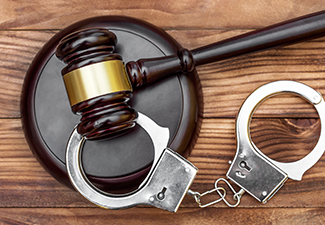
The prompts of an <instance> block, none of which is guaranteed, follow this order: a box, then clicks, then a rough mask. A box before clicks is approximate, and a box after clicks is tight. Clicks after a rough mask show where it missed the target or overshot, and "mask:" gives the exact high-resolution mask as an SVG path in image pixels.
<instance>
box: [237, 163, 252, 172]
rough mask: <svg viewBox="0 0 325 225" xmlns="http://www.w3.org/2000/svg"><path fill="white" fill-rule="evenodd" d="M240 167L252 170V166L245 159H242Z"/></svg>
mask: <svg viewBox="0 0 325 225" xmlns="http://www.w3.org/2000/svg"><path fill="white" fill-rule="evenodd" d="M239 167H240V168H242V169H245V170H247V171H248V172H250V171H251V170H252V168H251V167H249V166H248V165H247V163H246V162H245V161H241V162H240V163H239Z"/></svg>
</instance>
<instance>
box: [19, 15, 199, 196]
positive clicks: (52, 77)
mask: <svg viewBox="0 0 325 225" xmlns="http://www.w3.org/2000/svg"><path fill="white" fill-rule="evenodd" d="M97 27H100V28H105V29H109V30H110V31H112V32H113V33H114V34H115V35H116V37H117V44H116V46H115V49H114V52H115V53H116V54H118V55H119V56H121V57H122V58H123V60H125V61H133V60H135V61H136V60H138V59H141V58H155V57H163V56H167V55H174V54H176V53H177V51H178V49H179V48H180V47H181V46H180V45H179V44H178V43H177V42H176V41H175V40H174V39H173V38H171V37H170V36H169V35H167V34H166V33H165V32H164V31H163V30H161V29H160V28H157V27H155V26H153V25H151V24H148V23H146V22H143V21H140V20H137V19H133V18H127V17H118V16H104V17H96V18H91V19H87V20H84V21H80V22H78V23H76V24H73V25H71V26H69V27H67V28H66V29H64V30H62V31H61V32H59V33H58V34H57V35H55V36H54V37H53V38H52V39H51V40H49V41H48V43H46V44H45V46H44V47H43V48H42V49H41V50H40V52H39V53H38V55H37V56H36V57H35V59H34V61H33V62H32V64H31V65H30V68H29V70H28V72H27V75H26V78H25V82H24V86H23V93H22V102H21V103H22V105H21V110H22V117H23V127H24V132H25V136H26V139H27V141H28V143H29V146H30V148H31V150H32V151H33V153H34V155H35V156H36V158H37V159H38V161H39V162H40V163H41V164H42V166H43V167H44V168H45V169H46V170H47V171H48V172H49V173H50V174H51V175H52V176H54V177H55V178H56V179H57V180H59V181H61V182H63V183H64V184H66V185H67V186H71V184H70V181H69V179H68V176H67V173H66V169H65V147H66V144H67V141H68V139H69V136H70V134H71V131H72V130H73V128H74V127H75V126H76V125H77V124H78V123H79V122H80V118H81V117H80V116H77V115H74V114H73V113H72V112H71V109H70V103H69V100H68V96H67V93H66V90H65V87H64V82H63V79H62V75H61V70H62V69H63V68H64V67H65V66H66V64H65V63H64V62H62V61H60V60H59V59H58V58H57V57H56V56H55V49H56V47H57V46H58V44H59V42H60V40H61V39H62V38H64V37H65V36H67V35H69V34H71V33H73V32H76V31H79V30H82V29H88V28H97ZM200 96H201V97H202V94H201V91H200V89H199V81H198V79H197V74H196V71H195V70H193V71H192V72H191V73H188V74H186V75H185V74H184V73H178V74H177V75H176V76H171V77H169V78H167V79H164V80H162V81H159V82H156V83H153V84H151V85H147V86H146V87H142V88H138V89H134V91H133V98H132V99H131V100H130V101H129V102H128V104H129V105H130V107H132V108H133V109H134V110H135V111H138V112H141V113H144V114H146V115H147V116H149V117H150V118H152V119H153V120H154V121H155V122H156V123H158V124H159V125H161V126H164V127H168V128H169V129H170V132H171V138H170V142H169V146H170V147H171V148H172V149H174V150H175V151H178V152H179V153H181V154H182V155H184V156H188V155H189V153H190V150H191V147H192V146H191V145H193V143H194V142H195V139H196V138H195V137H194V138H193V134H194V133H196V132H195V130H196V129H198V127H197V126H196V124H197V122H198V121H199V120H200V117H198V113H199V111H200V109H199V108H200V104H199V103H201V102H202V100H200V99H199V98H200ZM82 157H83V166H84V169H85V172H86V173H87V175H88V177H89V179H90V180H91V181H92V182H93V183H94V184H95V185H97V186H99V187H101V188H103V189H105V190H108V191H111V192H114V191H115V190H122V189H125V190H128V189H130V188H131V189H133V188H135V187H137V185H139V184H140V183H141V181H142V179H144V178H145V177H146V174H147V172H148V171H149V169H150V166H151V162H152V160H153V146H152V143H151V139H150V137H149V136H148V135H147V134H146V132H145V131H144V130H143V129H142V128H140V127H139V126H137V125H136V126H135V127H134V128H133V129H132V131H131V132H129V133H127V134H126V135H123V136H120V137H118V138H114V139H110V140H93V141H86V143H85V147H84V150H83V155H82Z"/></svg>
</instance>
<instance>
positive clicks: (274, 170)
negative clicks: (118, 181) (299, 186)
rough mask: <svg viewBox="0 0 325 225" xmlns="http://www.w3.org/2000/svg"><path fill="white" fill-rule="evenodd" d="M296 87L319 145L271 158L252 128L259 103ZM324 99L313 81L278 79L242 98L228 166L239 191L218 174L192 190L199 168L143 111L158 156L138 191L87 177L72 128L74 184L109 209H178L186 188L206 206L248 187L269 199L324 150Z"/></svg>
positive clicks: (260, 197) (142, 123)
mask: <svg viewBox="0 0 325 225" xmlns="http://www.w3.org/2000/svg"><path fill="white" fill-rule="evenodd" d="M281 93H293V94H296V95H299V96H301V97H303V98H304V99H306V100H307V101H308V102H310V103H311V104H312V105H314V107H315V108H316V110H317V112H318V114H319V118H320V122H321V132H320V137H319V140H318V143H317V144H316V146H315V148H314V149H313V150H312V151H311V152H310V153H309V154H308V155H306V156H305V157H304V158H303V159H301V160H298V161H295V162H290V163H282V162H277V161H275V160H272V159H270V158H268V157H267V156H266V155H264V154H263V153H262V152H261V151H260V150H259V149H258V148H257V147H256V146H255V144H254V143H253V142H252V140H251V137H250V132H249V127H250V121H251V117H252V114H253V113H254V110H255V109H256V108H257V106H258V105H259V104H261V103H262V102H263V101H265V100H266V99H267V98H270V97H272V96H274V95H277V94H281ZM324 116H325V103H324V100H323V98H322V96H321V94H320V93H318V92H317V91H315V90H314V89H312V88H311V87H309V86H307V85H305V84H302V83H299V82H295V81H276V82H272V83H268V84H266V85H263V86H261V87H260V88H258V89H257V90H255V91H254V92H253V93H252V94H251V95H250V96H249V97H248V98H247V99H246V100H245V102H244V103H243V105H242V106H241V109H240V110H239V113H238V116H237V121H236V135H237V152H236V155H235V157H234V160H233V161H232V162H231V165H230V168H229V170H228V172H227V178H228V179H229V180H231V181H232V182H234V183H235V184H237V185H238V186H239V187H240V188H241V189H240V191H239V192H237V193H236V192H235V191H234V189H233V188H232V186H231V185H230V184H229V182H228V181H227V180H226V179H223V178H221V179H218V180H217V181H216V182H215V188H214V189H212V190H211V191H207V192H205V193H203V194H200V193H198V192H194V191H191V190H189V187H190V186H191V184H192V182H193V180H194V179H195V176H196V174H197V172H198V170H197V168H196V167H195V166H194V165H192V164H191V163H190V162H189V161H188V160H186V159H185V158H183V157H182V156H180V155H179V154H177V153H175V152H174V151H172V150H171V149H168V148H167V143H168V140H169V129H168V128H163V127H160V126H159V125H157V124H156V123H155V122H154V121H152V120H151V119H150V118H149V117H147V116H145V115H143V114H141V113H139V119H138V124H139V125H140V126H141V127H142V128H143V129H144V130H145V131H146V132H147V133H148V134H149V136H150V137H151V139H152V142H153V145H154V151H155V152H154V160H153V165H152V168H151V170H150V171H149V173H148V175H147V178H146V179H145V180H144V181H143V183H142V184H141V185H140V187H139V189H138V190H136V191H135V192H132V193H130V194H126V195H113V194H108V193H104V192H103V191H101V190H99V189H98V188H96V187H95V186H94V185H93V184H91V183H90V182H89V180H88V179H87V177H86V175H85V172H84V170H83V167H82V164H81V151H82V147H83V143H84V140H85V139H84V138H83V137H82V136H81V135H80V134H78V133H77V131H76V130H74V131H73V133H72V135H71V137H70V139H69V142H68V145H67V151H66V167H67V171H68V175H69V178H70V180H71V183H72V184H73V186H74V187H75V189H76V190H77V191H78V192H79V193H80V194H81V195H83V196H84V197H85V198H86V199H87V200H89V201H91V202H92V203H94V204H96V205H98V206H100V207H103V208H109V209H121V208H129V207H133V206H137V205H150V206H155V207H157V208H161V209H164V210H167V211H171V212H176V211H177V209H178V208H179V206H180V204H181V202H182V200H183V198H184V196H185V194H186V193H187V194H189V195H191V196H193V197H194V199H195V200H196V201H197V203H198V204H199V206H200V207H206V206H209V205H212V204H214V203H216V202H219V201H222V200H223V201H224V202H225V203H226V204H227V205H228V206H231V207H235V206H237V205H238V204H239V202H240V198H241V196H242V195H243V194H244V193H245V192H248V193H249V194H251V195H252V196H253V197H255V198H256V199H257V200H259V201H260V202H262V203H266V202H267V201H268V200H269V199H270V198H271V197H272V196H273V195H274V194H275V193H276V191H278V190H279V188H280V187H281V186H282V185H283V184H284V182H285V181H286V180H287V179H288V178H291V179H293V180H301V178H302V176H303V174H304V173H305V172H306V171H307V170H308V169H309V168H311V167H312V166H313V165H314V164H315V163H316V162H317V161H318V160H319V159H320V157H321V156H322V155H323V152H324V149H325V147H324V146H325V137H324V135H325V130H324V129H325V126H323V122H324V120H325V118H324ZM220 181H224V182H226V183H227V184H228V185H229V186H230V188H231V190H232V191H233V192H234V199H235V200H236V201H237V203H236V204H234V205H231V204H229V203H228V202H227V200H226V199H225V196H226V191H225V189H224V188H223V187H219V186H218V183H219V182H220ZM212 192H217V193H218V194H219V195H220V198H218V199H217V200H215V201H213V202H211V203H208V204H205V205H202V204H201V200H200V198H201V197H202V196H204V195H206V194H209V193H212Z"/></svg>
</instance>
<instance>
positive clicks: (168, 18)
mask: <svg viewBox="0 0 325 225" xmlns="http://www.w3.org/2000/svg"><path fill="white" fill-rule="evenodd" d="M1 6H2V7H1V8H0V15H1V16H0V29H22V28H23V29H62V28H64V27H66V26H68V25H70V24H72V23H73V22H76V21H79V20H82V19H85V18H89V17H94V16H101V15H124V16H131V17H136V18H140V19H143V20H146V21H148V22H150V23H153V24H156V25H157V26H159V27H162V28H164V29H180V28H182V29H184V28H189V29H197V28H232V29H234V28H257V27H264V26H266V25H270V24H274V23H277V22H281V21H284V20H288V19H291V18H294V17H298V16H302V15H304V14H308V13H313V12H316V11H319V10H322V9H323V10H324V9H325V6H324V2H323V1H322V0H309V1H308V0H300V1H295V0H286V1H283V0H273V1H271V2H265V1H257V0H220V1H210V0H203V1H202V0H194V1H191V0H184V1H173V0H166V1H142V0H135V1H129V0H121V1H120V0H113V1H100V0H93V1H64V0H56V1H51V2H47V1H40V0H35V1H10V0H2V1H1Z"/></svg>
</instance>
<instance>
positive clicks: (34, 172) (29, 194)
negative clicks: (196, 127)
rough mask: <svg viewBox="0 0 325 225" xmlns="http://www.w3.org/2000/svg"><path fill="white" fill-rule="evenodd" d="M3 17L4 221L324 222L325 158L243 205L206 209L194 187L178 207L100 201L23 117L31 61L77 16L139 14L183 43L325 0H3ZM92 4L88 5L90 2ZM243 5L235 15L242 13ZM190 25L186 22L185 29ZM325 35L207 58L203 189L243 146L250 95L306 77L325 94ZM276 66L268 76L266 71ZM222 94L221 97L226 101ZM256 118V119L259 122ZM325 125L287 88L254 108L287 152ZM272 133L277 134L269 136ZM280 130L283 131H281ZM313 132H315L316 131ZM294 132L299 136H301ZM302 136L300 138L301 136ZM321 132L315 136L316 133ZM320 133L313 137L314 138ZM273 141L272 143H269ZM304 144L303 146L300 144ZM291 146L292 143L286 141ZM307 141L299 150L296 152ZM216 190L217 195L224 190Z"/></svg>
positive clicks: (199, 182)
mask: <svg viewBox="0 0 325 225" xmlns="http://www.w3.org/2000/svg"><path fill="white" fill-rule="evenodd" d="M1 5H2V8H1V10H3V11H1V12H2V14H1V15H2V16H1V18H0V27H1V30H0V50H1V53H2V54H0V75H1V82H0V87H1V95H0V104H1V105H2V107H0V116H1V119H0V124H1V126H0V137H1V139H0V154H1V160H0V181H1V185H0V206H1V208H0V221H1V223H3V224H24V223H25V224H28V223H35V224H46V223H50V224H62V223H66V224H69V223H70V224H89V223H96V224H107V223H108V222H110V223H116V224H126V223H132V224H166V223H173V224H200V223H201V224H236V223H237V224H246V223H247V224H308V223H309V224H322V223H323V222H324V220H325V218H324V206H325V200H324V198H323V196H324V195H325V189H324V187H325V183H324V180H325V172H324V166H325V158H324V157H322V158H321V160H320V161H319V162H318V163H317V164H316V165H315V166H314V167H312V168H311V169H310V170H309V171H308V172H307V173H306V174H305V176H304V177H303V179H302V181H300V182H297V181H292V180H288V181H287V182H286V183H285V185H284V186H283V187H282V188H281V189H280V191H279V192H278V193H277V194H276V195H275V196H274V197H273V198H272V199H271V200H270V201H269V202H268V203H267V204H265V205H262V204H260V203H259V202H257V201H256V200H255V199H253V198H252V197H250V196H249V195H248V194H245V195H244V196H243V199H242V204H241V205H240V206H239V208H237V209H228V208H226V206H225V205H224V204H222V203H220V204H217V205H215V206H213V207H211V208H207V209H199V208H197V206H196V204H195V202H194V200H193V199H191V198H190V197H186V198H185V200H184V202H183V204H182V205H181V209H180V210H179V212H178V213H176V214H171V213H168V212H163V211H161V210H159V209H154V208H148V207H137V208H134V209H128V210H120V211H110V210H104V209H100V208H96V207H95V206H93V205H92V204H90V203H88V202H87V201H86V200H84V199H83V198H82V197H80V196H79V195H78V194H77V193H76V192H75V191H73V190H71V189H69V188H67V187H65V186H64V185H62V184H60V183H59V182H57V181H56V180H55V179H54V178H53V177H51V176H50V175H49V174H48V173H47V172H46V171H45V170H44V169H43V168H42V167H41V166H40V165H39V163H38V162H37V161H36V159H35V158H34V157H33V155H32V153H31V151H30V150H29V148H28V146H27V144H26V141H25V138H24V135H23V132H22V128H21V126H22V125H21V122H20V106H19V101H20V92H21V87H22V83H23V79H24V77H25V74H26V71H27V68H28V66H29V64H30V63H31V61H32V59H33V58H34V56H35V54H36V53H37V52H38V51H39V50H40V48H41V47H42V46H43V45H44V43H45V42H46V41H47V40H49V39H50V38H51V37H52V36H53V35H54V34H56V33H57V32H58V30H56V29H61V28H64V27H66V26H67V25H69V24H72V23H74V22H76V21H78V20H81V19H84V18H86V17H90V16H96V15H105V14H122V15H128V16H135V17H137V18H142V19H145V20H147V21H149V22H152V23H154V24H155V25H158V26H159V27H162V28H164V29H166V31H167V32H168V33H169V34H170V35H171V36H172V37H174V38H175V39H176V40H177V41H178V42H179V43H180V44H181V45H182V46H183V47H185V48H188V49H193V48H198V47H201V46H202V45H205V44H208V43H213V42H215V41H217V40H223V39H226V38H229V37H233V36H235V35H239V34H243V33H246V32H247V31H249V30H252V29H254V28H261V27H264V26H267V25H271V24H273V23H277V22H281V21H284V20H286V19H291V18H294V17H297V16H302V15H304V14H308V13H312V12H316V11H318V10H323V9H325V8H324V2H323V1H322V0H314V1H310V0H308V1H305V0H304V1H295V0H288V1H284V0H276V1H272V3H270V4H266V3H265V1H260V0H250V1H247V0H245V1H244V0H242V1H238V0H236V1H235V0H234V1H229V0H224V1H218V3H216V4H212V3H211V2H210V1H188V2H186V4H185V3H182V2H181V1H151V2H149V1H143V0H141V1H132V2H131V1H124V2H123V1H116V4H115V2H103V1H100V3H98V2H96V1H80V2H78V4H76V3H75V2H71V1H57V0H55V1H51V3H48V2H46V1H33V2H30V1H1ZM85 9H86V10H85ZM234 15H235V16H234ZM184 28H186V29H184ZM324 46H325V38H324V37H323V38H319V39H316V40H312V41H308V42H303V43H300V44H295V45H293V46H288V47H285V48H279V49H274V50H270V51H266V52H262V53H254V54H251V55H248V56H243V57H238V58H234V59H229V60H226V61H222V62H217V63H213V64H211V65H207V66H201V67H199V68H198V74H199V77H200V80H201V84H202V91H203V98H204V109H203V113H202V117H203V124H202V129H201V131H200V132H199V133H198V135H199V139H198V141H197V144H196V145H195V147H194V149H193V151H192V154H191V156H190V158H189V159H190V161H192V162H193V163H194V164H195V165H196V166H197V167H199V169H200V171H199V174H198V177H197V179H196V180H195V183H194V184H193V190H197V191H200V192H203V191H205V190H208V189H211V188H213V184H212V183H213V182H214V181H215V179H217V178H219V177H220V176H223V177H224V176H225V173H226V172H227V170H228V168H229V164H228V161H229V160H231V159H232V158H233V156H234V154H235V149H236V141H235V116H236V113H237V111H238V109H239V107H240V105H241V104H242V102H243V101H244V99H245V98H246V97H247V96H248V95H249V94H250V93H251V92H252V91H253V90H254V89H255V88H257V87H258V86H260V85H262V84H265V83H268V82H270V81H275V80H280V79H292V80H296V81H301V82H303V83H306V84H308V85H310V86H311V87H313V88H315V89H316V90H318V91H319V92H321V93H322V94H325V80H324V68H325V64H324ZM266 75H267V76H266ZM216 102H218V104H216ZM254 124H255V125H254ZM318 132H319V121H318V117H317V113H316V112H315V110H314V109H313V107H312V106H310V105H308V104H306V103H305V102H304V100H301V99H300V98H292V97H288V96H283V97H282V96H279V97H275V98H272V99H270V100H268V101H266V102H265V103H263V104H262V105H261V106H260V107H259V109H258V111H257V112H256V113H255V114H254V119H253V123H252V133H253V134H252V135H253V140H254V142H255V143H256V144H257V145H258V146H259V147H260V148H263V149H262V150H263V151H264V152H265V153H266V154H268V155H269V156H271V157H274V158H275V159H277V160H285V161H291V160H294V159H292V158H291V157H297V158H300V157H302V156H303V155H304V154H306V153H307V152H308V151H309V150H310V148H311V145H312V144H313V142H315V139H317V135H318ZM269 135H270V136H269ZM273 137H276V138H273ZM310 137H311V139H310ZM292 138H295V139H294V140H293V141H292V142H288V141H290V140H291V139H292ZM298 140H300V141H299V142H297V141H298ZM310 140H312V141H310ZM310 142H311V143H310ZM264 148H265V149H264ZM298 148H299V151H298V150H297V149H298ZM285 149H289V150H288V151H285ZM297 151H298V155H296V153H297ZM214 197H215V196H214V195H213V196H211V197H210V196H209V197H207V199H206V200H207V201H208V200H210V199H211V200H212V199H214Z"/></svg>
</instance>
